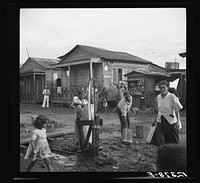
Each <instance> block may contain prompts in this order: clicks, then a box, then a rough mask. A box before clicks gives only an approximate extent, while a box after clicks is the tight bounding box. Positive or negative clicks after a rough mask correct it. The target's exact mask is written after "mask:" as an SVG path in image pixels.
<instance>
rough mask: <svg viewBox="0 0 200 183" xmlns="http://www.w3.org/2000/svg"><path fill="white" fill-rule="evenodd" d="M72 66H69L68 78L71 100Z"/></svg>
mask: <svg viewBox="0 0 200 183" xmlns="http://www.w3.org/2000/svg"><path fill="white" fill-rule="evenodd" d="M70 69H71V68H70V65H69V66H68V71H69V76H68V83H69V100H70V99H71V77H70V75H71V70H70Z"/></svg>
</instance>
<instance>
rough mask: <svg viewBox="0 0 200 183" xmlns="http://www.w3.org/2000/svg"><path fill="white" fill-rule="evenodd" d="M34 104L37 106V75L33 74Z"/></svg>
mask: <svg viewBox="0 0 200 183" xmlns="http://www.w3.org/2000/svg"><path fill="white" fill-rule="evenodd" d="M33 92H34V93H33V102H34V104H35V105H36V84H35V73H33Z"/></svg>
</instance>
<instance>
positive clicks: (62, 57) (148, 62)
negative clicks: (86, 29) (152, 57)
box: [57, 44, 152, 64]
mask: <svg viewBox="0 0 200 183" xmlns="http://www.w3.org/2000/svg"><path fill="white" fill-rule="evenodd" d="M80 46H82V47H81V48H82V49H84V46H85V47H91V48H97V49H102V50H105V51H110V52H114V53H126V52H119V51H112V50H107V49H104V48H98V47H94V46H87V45H79V44H77V45H76V46H75V47H74V48H73V49H72V50H70V51H69V52H67V53H66V54H65V55H62V56H60V57H57V58H59V59H61V61H60V62H62V61H63V60H64V59H65V58H66V57H67V56H69V55H70V54H71V53H72V52H73V51H74V50H75V49H76V48H77V47H80ZM84 50H85V51H86V52H88V53H90V54H93V55H96V56H97V57H98V58H101V59H104V60H112V61H120V60H123V61H127V62H135V63H141V64H152V62H151V61H148V60H145V59H143V58H140V57H138V56H135V55H132V56H135V57H137V58H140V59H142V60H144V61H135V60H125V59H108V58H105V57H102V56H101V55H98V54H96V53H93V52H90V51H88V50H87V49H84ZM126 54H129V53H126ZM130 55H131V54H130Z"/></svg>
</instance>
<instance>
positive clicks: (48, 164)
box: [44, 158, 52, 172]
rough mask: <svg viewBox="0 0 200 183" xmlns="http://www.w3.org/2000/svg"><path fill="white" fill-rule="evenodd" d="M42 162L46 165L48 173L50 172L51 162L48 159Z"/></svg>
mask: <svg viewBox="0 0 200 183" xmlns="http://www.w3.org/2000/svg"><path fill="white" fill-rule="evenodd" d="M44 162H45V164H46V165H47V170H48V172H52V167H51V162H50V159H49V158H44Z"/></svg>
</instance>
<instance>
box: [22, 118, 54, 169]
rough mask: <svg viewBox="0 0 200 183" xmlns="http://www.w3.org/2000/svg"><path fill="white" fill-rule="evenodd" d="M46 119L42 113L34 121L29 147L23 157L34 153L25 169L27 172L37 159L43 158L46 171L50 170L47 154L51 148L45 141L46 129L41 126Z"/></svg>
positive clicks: (26, 157)
mask: <svg viewBox="0 0 200 183" xmlns="http://www.w3.org/2000/svg"><path fill="white" fill-rule="evenodd" d="M47 120H48V118H47V117H45V116H44V115H39V116H38V117H37V118H36V120H35V121H34V127H35V129H34V131H33V134H32V137H31V142H30V143H29V147H28V149H27V152H26V155H25V157H24V159H28V158H29V157H30V155H31V153H33V154H34V155H33V159H32V161H31V162H30V164H29V165H28V168H27V170H26V171H27V172H29V171H30V170H31V169H32V168H33V166H34V165H35V164H36V162H37V160H38V159H43V160H44V162H45V164H46V166H47V169H48V172H52V167H51V163H50V160H49V154H50V153H51V150H50V148H49V144H48V141H47V134H46V129H45V128H44V127H43V125H44V124H45V123H46V122H47Z"/></svg>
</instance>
